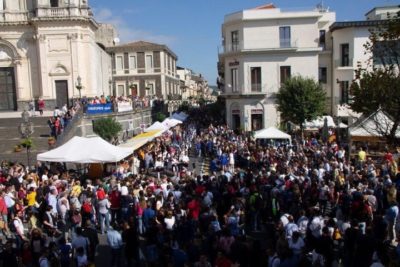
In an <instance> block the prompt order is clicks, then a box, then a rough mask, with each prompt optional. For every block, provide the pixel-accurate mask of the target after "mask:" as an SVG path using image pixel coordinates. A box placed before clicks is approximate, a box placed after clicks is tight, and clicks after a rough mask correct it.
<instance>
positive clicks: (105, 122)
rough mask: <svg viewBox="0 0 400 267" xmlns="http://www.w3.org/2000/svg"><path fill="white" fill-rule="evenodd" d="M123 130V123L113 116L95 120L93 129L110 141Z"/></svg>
mask: <svg viewBox="0 0 400 267" xmlns="http://www.w3.org/2000/svg"><path fill="white" fill-rule="evenodd" d="M121 130H122V125H121V123H119V122H117V121H116V120H115V119H113V118H101V119H98V120H95V121H93V131H94V132H95V133H96V134H98V135H99V136H100V137H101V138H103V139H104V140H107V141H109V142H110V141H112V140H113V139H114V138H115V137H117V136H118V133H119V132H120V131H121Z"/></svg>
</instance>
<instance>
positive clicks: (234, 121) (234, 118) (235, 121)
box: [232, 114, 240, 130]
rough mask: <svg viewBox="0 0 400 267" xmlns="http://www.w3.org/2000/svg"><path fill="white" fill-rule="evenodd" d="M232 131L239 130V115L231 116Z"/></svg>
mask: <svg viewBox="0 0 400 267" xmlns="http://www.w3.org/2000/svg"><path fill="white" fill-rule="evenodd" d="M232 129H233V130H239V129H240V115H239V114H232Z"/></svg>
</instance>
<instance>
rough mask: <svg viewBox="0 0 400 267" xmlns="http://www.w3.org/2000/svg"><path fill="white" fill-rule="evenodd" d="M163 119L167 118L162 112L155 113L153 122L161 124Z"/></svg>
mask: <svg viewBox="0 0 400 267" xmlns="http://www.w3.org/2000/svg"><path fill="white" fill-rule="evenodd" d="M165 118H167V116H166V115H165V114H164V113H162V112H157V113H156V114H155V115H154V120H155V121H159V122H162V121H163V120H165Z"/></svg>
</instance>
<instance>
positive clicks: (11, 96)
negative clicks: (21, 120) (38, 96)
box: [0, 68, 17, 110]
mask: <svg viewBox="0 0 400 267" xmlns="http://www.w3.org/2000/svg"><path fill="white" fill-rule="evenodd" d="M0 110H17V94H16V89H15V77H14V68H0Z"/></svg>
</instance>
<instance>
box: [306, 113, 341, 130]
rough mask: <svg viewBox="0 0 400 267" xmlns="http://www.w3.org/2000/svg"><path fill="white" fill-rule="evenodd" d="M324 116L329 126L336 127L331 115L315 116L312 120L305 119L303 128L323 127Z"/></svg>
mask: <svg viewBox="0 0 400 267" xmlns="http://www.w3.org/2000/svg"><path fill="white" fill-rule="evenodd" d="M325 118H326V119H327V122H328V127H330V128H335V127H336V124H335V122H334V121H333V118H332V117H331V116H322V117H319V118H316V119H315V120H313V121H306V122H305V123H304V128H305V129H320V128H322V127H324V121H325Z"/></svg>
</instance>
